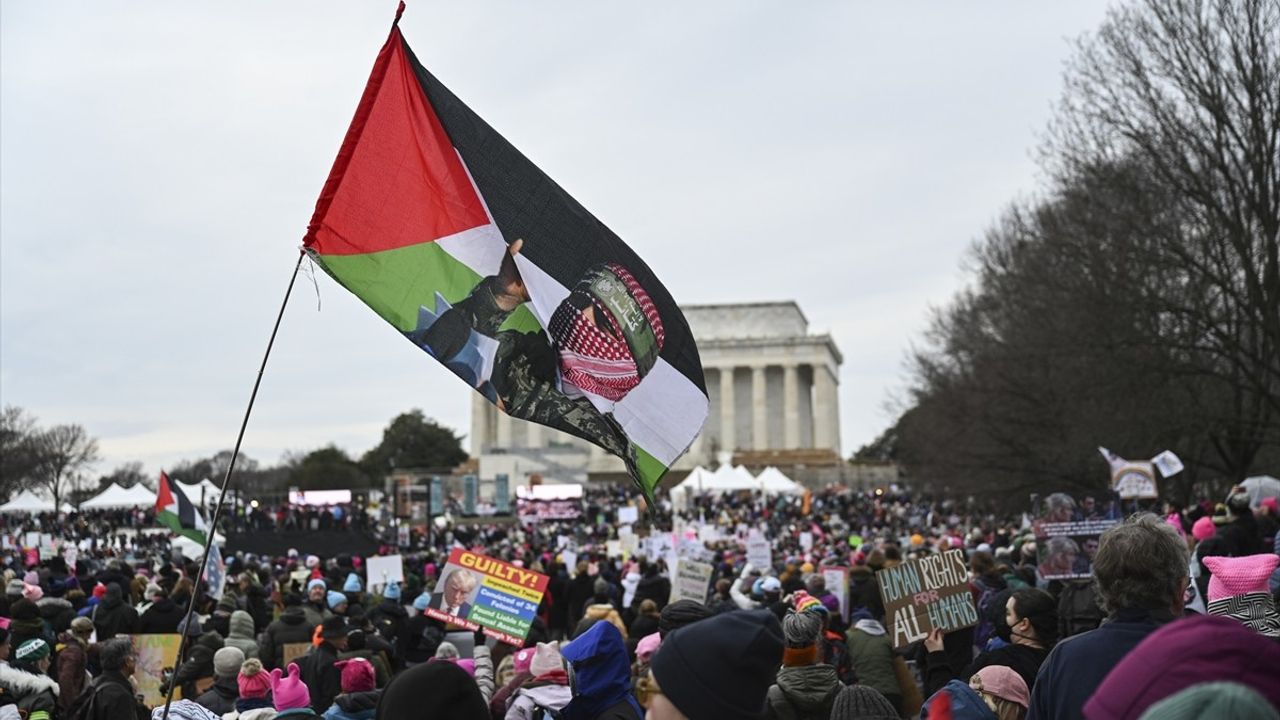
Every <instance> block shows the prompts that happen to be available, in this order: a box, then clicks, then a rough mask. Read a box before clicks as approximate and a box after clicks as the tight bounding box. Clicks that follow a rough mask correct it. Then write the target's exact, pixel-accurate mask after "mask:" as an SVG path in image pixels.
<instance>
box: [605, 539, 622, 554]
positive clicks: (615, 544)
mask: <svg viewBox="0 0 1280 720" xmlns="http://www.w3.org/2000/svg"><path fill="white" fill-rule="evenodd" d="M604 547H605V554H607V555H608V556H609V557H611V558H616V557H622V541H621V540H609V541H607V542H605V544H604Z"/></svg>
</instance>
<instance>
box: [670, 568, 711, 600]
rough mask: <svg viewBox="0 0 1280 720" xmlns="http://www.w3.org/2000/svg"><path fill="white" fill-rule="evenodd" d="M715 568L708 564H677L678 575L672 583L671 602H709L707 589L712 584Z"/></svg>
mask: <svg viewBox="0 0 1280 720" xmlns="http://www.w3.org/2000/svg"><path fill="white" fill-rule="evenodd" d="M712 572H714V568H712V567H711V565H710V564H708V563H700V562H694V561H692V560H681V561H680V562H678V563H677V564H676V574H675V577H674V578H673V582H672V583H671V600H670V602H676V601H678V600H693V601H695V602H700V603H706V602H707V588H708V587H709V586H710V584H711V573H712Z"/></svg>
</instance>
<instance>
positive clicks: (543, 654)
mask: <svg viewBox="0 0 1280 720" xmlns="http://www.w3.org/2000/svg"><path fill="white" fill-rule="evenodd" d="M557 670H564V658H563V657H562V656H561V655H560V646H559V645H558V644H556V643H553V642H549V643H538V647H537V649H536V650H535V651H534V653H533V660H532V661H531V662H530V663H529V672H531V673H533V676H534V677H539V676H542V675H546V674H547V673H550V672H555V671H557Z"/></svg>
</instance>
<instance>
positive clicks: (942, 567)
mask: <svg viewBox="0 0 1280 720" xmlns="http://www.w3.org/2000/svg"><path fill="white" fill-rule="evenodd" d="M876 583H877V584H878V585H879V586H880V599H881V600H883V601H884V616H885V620H886V625H887V626H888V627H886V628H885V629H886V630H888V631H889V635H890V636H891V638H892V641H893V646H894V647H895V648H901V647H906V646H907V645H910V644H911V643H913V642H916V641H918V640H923V639H924V638H925V636H926V635H928V634H929V631H930V630H932V629H934V628H941V629H942V630H943V631H945V632H951V631H952V630H960V629H961V628H967V627H972V626H974V625H977V624H978V609H977V608H975V607H974V605H973V595H972V594H971V593H970V592H969V568H968V567H967V566H966V565H965V561H964V551H962V550H948V551H947V552H945V553H942V554H941V555H930V556H928V557H924V558H921V559H919V560H912V561H911V562H906V563H903V564H901V565H898V566H897V567H891V568H885V569H883V570H880V571H879V572H877V573H876Z"/></svg>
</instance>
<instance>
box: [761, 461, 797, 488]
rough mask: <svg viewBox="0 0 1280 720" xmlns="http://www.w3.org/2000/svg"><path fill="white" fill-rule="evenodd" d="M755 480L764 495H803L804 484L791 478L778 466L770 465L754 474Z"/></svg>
mask: <svg viewBox="0 0 1280 720" xmlns="http://www.w3.org/2000/svg"><path fill="white" fill-rule="evenodd" d="M756 482H757V483H758V484H759V485H760V489H761V490H763V491H764V493H765V494H766V495H779V494H781V495H803V494H804V486H803V485H801V484H800V483H798V482H796V481H795V480H792V479H791V478H789V477H787V476H786V475H783V474H782V471H781V470H779V469H778V468H776V467H774V466H772V465H770V466H769V467H767V468H765V469H764V470H761V471H760V474H759V475H757V476H756Z"/></svg>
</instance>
